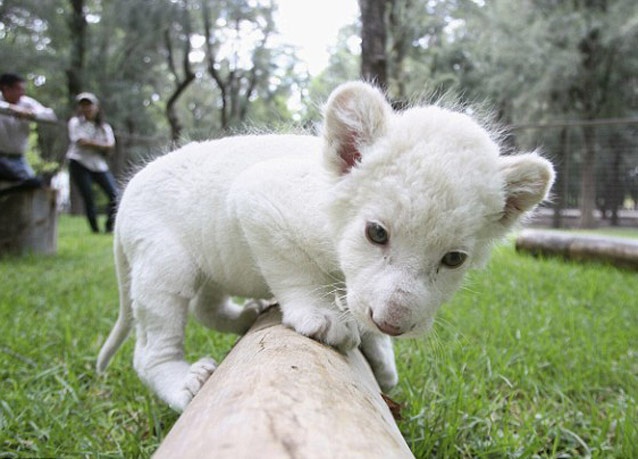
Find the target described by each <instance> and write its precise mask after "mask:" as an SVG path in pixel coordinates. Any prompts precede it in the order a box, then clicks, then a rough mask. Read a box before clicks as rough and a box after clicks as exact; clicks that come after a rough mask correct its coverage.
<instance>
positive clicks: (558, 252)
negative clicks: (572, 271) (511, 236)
mask: <svg viewBox="0 0 638 459" xmlns="http://www.w3.org/2000/svg"><path fill="white" fill-rule="evenodd" d="M516 250H517V251H521V252H529V253H531V254H533V255H555V256H561V257H563V258H565V259H570V260H578V261H599V262H602V263H608V264H611V265H614V266H617V267H620V268H627V269H635V270H638V240H633V239H628V238H619V237H603V236H593V235H584V234H578V233H567V232H561V231H549V230H524V231H522V232H521V233H520V234H519V236H518V237H517V238H516Z"/></svg>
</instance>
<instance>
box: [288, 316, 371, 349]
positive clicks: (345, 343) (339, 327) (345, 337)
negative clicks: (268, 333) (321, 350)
mask: <svg viewBox="0 0 638 459" xmlns="http://www.w3.org/2000/svg"><path fill="white" fill-rule="evenodd" d="M284 323H285V324H286V325H288V326H290V327H292V328H294V329H295V331H297V332H298V333H301V334H302V335H305V336H307V337H309V338H312V339H314V340H316V341H320V342H322V343H325V344H328V345H329V346H332V347H335V348H337V349H339V350H340V351H342V352H345V351H349V350H350V349H354V348H355V347H357V346H358V345H359V344H360V343H361V338H360V336H359V328H358V327H357V324H356V323H355V322H354V321H352V320H347V319H345V318H343V317H340V316H339V315H338V314H337V313H332V312H320V313H316V314H313V315H310V316H295V315H293V317H289V318H285V317H284Z"/></svg>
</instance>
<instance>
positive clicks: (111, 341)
mask: <svg viewBox="0 0 638 459" xmlns="http://www.w3.org/2000/svg"><path fill="white" fill-rule="evenodd" d="M114 256H115V271H116V274H117V280H118V284H119V288H120V312H119V315H118V317H117V321H116V322H115V325H114V326H113V329H112V330H111V333H109V336H108V338H107V339H106V341H105V342H104V344H103V345H102V349H100V354H99V355H98V357H97V372H98V373H102V372H104V370H105V369H106V367H107V366H108V364H109V362H110V360H111V357H113V355H114V354H115V353H116V352H117V350H118V349H119V347H120V346H121V345H122V343H123V342H124V340H126V338H127V337H128V334H129V333H130V331H131V327H132V325H133V309H132V307H131V292H130V290H131V275H130V268H129V264H128V261H127V260H126V256H125V255H124V253H123V251H122V246H121V244H119V242H118V240H117V234H116V235H115V244H114Z"/></svg>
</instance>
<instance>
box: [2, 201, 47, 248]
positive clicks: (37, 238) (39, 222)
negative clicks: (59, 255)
mask: <svg viewBox="0 0 638 459" xmlns="http://www.w3.org/2000/svg"><path fill="white" fill-rule="evenodd" d="M57 247H58V212H57V190H55V189H53V188H30V189H22V190H15V191H9V192H5V193H3V194H2V195H0V255H4V254H18V255H21V254H24V253H38V254H54V253H56V251H57Z"/></svg>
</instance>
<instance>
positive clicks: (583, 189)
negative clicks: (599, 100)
mask: <svg viewBox="0 0 638 459" xmlns="http://www.w3.org/2000/svg"><path fill="white" fill-rule="evenodd" d="M583 139H584V143H585V145H584V147H585V151H584V154H583V164H582V168H581V182H580V222H579V225H578V226H579V227H580V228H594V227H595V226H596V218H595V217H594V210H595V209H596V131H595V128H594V126H583Z"/></svg>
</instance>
